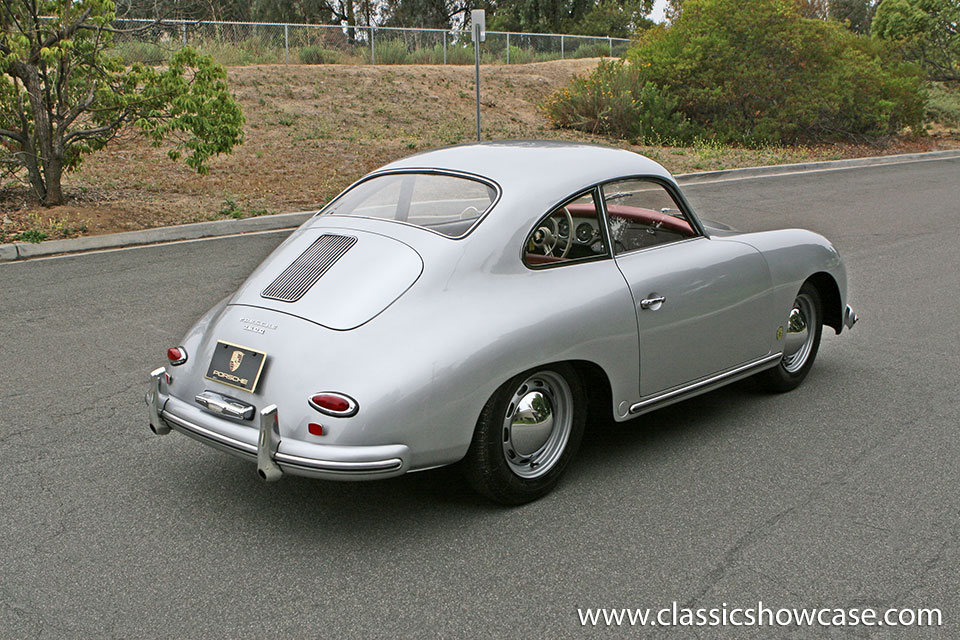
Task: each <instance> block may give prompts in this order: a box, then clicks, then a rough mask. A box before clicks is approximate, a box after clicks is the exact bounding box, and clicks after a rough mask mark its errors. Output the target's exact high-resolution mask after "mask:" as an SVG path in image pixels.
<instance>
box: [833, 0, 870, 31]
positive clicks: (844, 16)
mask: <svg viewBox="0 0 960 640" xmlns="http://www.w3.org/2000/svg"><path fill="white" fill-rule="evenodd" d="M875 8H876V4H875V2H874V1H873V0H830V9H829V16H830V18H832V19H833V20H838V21H840V22H841V23H843V24H844V25H845V26H846V27H847V28H848V29H850V30H851V31H853V32H854V33H860V34H866V33H869V32H870V21H871V20H872V19H873V11H874V9H875Z"/></svg>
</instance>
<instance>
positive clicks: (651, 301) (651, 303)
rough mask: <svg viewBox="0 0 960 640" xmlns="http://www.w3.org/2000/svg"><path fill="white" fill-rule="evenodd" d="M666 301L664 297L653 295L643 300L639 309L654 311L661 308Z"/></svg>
mask: <svg viewBox="0 0 960 640" xmlns="http://www.w3.org/2000/svg"><path fill="white" fill-rule="evenodd" d="M666 301H667V298H666V297H665V296H658V295H656V294H653V295H652V296H651V297H649V298H644V299H643V300H641V301H640V308H641V309H650V310H651V311H656V310H657V309H659V308H660V307H661V306H663V303H664V302H666Z"/></svg>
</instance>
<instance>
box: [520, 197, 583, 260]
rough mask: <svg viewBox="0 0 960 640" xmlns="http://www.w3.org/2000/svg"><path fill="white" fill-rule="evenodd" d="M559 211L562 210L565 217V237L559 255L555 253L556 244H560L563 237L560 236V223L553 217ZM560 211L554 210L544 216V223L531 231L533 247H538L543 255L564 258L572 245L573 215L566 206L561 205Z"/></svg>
mask: <svg viewBox="0 0 960 640" xmlns="http://www.w3.org/2000/svg"><path fill="white" fill-rule="evenodd" d="M560 211H562V212H563V214H564V215H565V216H566V218H567V238H566V244H564V247H563V250H562V251H561V252H560V255H557V245H559V244H560V241H561V240H562V239H563V238H561V236H560V223H559V222H557V221H556V220H555V219H554V218H555V216H557V215H558V214H559V213H560ZM560 211H556V212H554V213H552V214H550V215H549V216H547V217H546V218H544V220H543V222H544V224H542V225H540V227H539V228H538V229H537V230H536V231H534V232H533V235H532V236H530V242H531V243H532V244H533V249H534V250H535V249H540V250H541V251H543V255H545V256H554V257H556V258H566V257H567V254H569V253H570V247H572V246H573V216H572V215H570V211H569V210H568V209H567V208H566V207H563V208H562V209H560ZM548 224H549V226H548ZM551 227H552V228H551Z"/></svg>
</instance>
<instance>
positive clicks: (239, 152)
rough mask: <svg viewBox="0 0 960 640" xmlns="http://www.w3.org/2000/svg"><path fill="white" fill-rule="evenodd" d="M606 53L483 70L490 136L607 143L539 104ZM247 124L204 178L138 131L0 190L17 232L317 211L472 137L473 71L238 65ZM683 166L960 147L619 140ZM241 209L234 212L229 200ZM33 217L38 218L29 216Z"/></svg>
mask: <svg viewBox="0 0 960 640" xmlns="http://www.w3.org/2000/svg"><path fill="white" fill-rule="evenodd" d="M596 64H597V60H596V59H582V60H566V61H554V62H542V63H534V64H527V65H511V66H502V65H489V66H484V67H483V69H482V76H483V77H482V90H483V94H482V105H483V130H484V135H485V137H486V138H488V139H503V138H552V139H565V140H588V141H594V142H603V143H607V144H611V143H612V142H611V141H610V140H607V139H605V138H600V137H596V136H590V135H587V134H583V133H579V132H574V131H564V130H555V129H551V128H550V127H549V124H548V123H547V121H546V119H545V118H544V117H543V115H542V114H541V113H540V111H539V109H538V107H537V104H538V103H539V102H540V101H542V99H543V98H544V97H545V96H546V95H547V94H548V93H550V92H552V91H553V90H555V89H557V88H558V87H560V86H562V85H564V84H565V83H567V82H568V81H569V80H570V78H571V76H572V75H573V74H575V73H577V74H584V73H588V72H589V71H590V70H591V69H592V68H593V67H594V66H595V65H596ZM229 81H230V87H231V90H232V91H233V92H234V94H235V95H236V97H237V99H238V100H239V102H240V104H241V107H242V108H243V112H244V114H245V116H246V118H247V125H246V131H245V136H246V141H245V142H244V144H243V145H242V146H239V147H237V148H236V149H235V150H234V152H233V154H232V155H229V156H224V157H220V158H217V159H215V160H213V161H212V163H211V171H210V175H208V176H199V175H197V174H196V173H194V172H192V171H191V170H190V169H188V168H187V167H186V166H184V165H183V164H182V163H179V164H178V163H174V162H172V161H170V160H169V159H168V158H167V157H166V154H165V150H164V149H162V148H161V149H155V148H153V147H151V146H150V145H149V144H147V143H146V142H144V141H143V140H140V139H138V138H137V137H135V136H132V135H131V136H128V137H125V138H123V139H120V140H118V141H117V142H116V143H115V144H113V145H112V146H110V147H108V148H107V150H105V151H103V152H101V153H98V154H95V155H93V156H90V157H88V158H87V160H86V161H85V163H84V165H83V166H82V168H81V169H80V170H79V171H77V172H75V173H72V174H70V175H69V176H68V177H67V179H66V180H65V188H66V192H67V194H68V196H69V198H70V202H69V203H68V204H67V205H65V206H61V207H54V208H51V209H44V208H42V207H39V206H37V204H36V203H35V202H32V201H31V198H30V194H29V192H28V191H27V190H26V189H24V188H20V187H9V186H8V187H7V188H4V189H0V212H2V213H0V215H2V218H0V221H2V222H3V227H2V231H0V233H2V234H3V235H5V236H6V237H7V238H9V237H10V236H11V234H12V233H14V232H16V231H18V230H21V231H22V230H24V229H26V228H37V221H38V220H40V221H41V222H40V223H39V224H40V226H41V227H43V225H46V227H44V228H48V229H49V230H50V233H49V234H48V236H49V237H56V236H57V235H60V236H63V235H75V234H84V233H86V234H99V233H109V232H114V231H125V230H132V229H142V228H147V227H155V226H163V225H170V224H180V223H186V222H197V221H202V220H211V219H217V218H223V217H229V216H233V217H237V216H240V215H249V214H259V213H264V212H269V213H279V212H286V211H302V210H309V209H316V208H318V207H319V206H321V205H322V204H323V203H324V202H326V201H327V200H329V199H330V198H331V197H332V196H334V195H336V193H338V192H339V191H340V190H341V189H343V188H344V187H345V186H347V185H348V184H350V183H351V182H352V181H354V180H355V179H357V178H358V177H360V176H361V175H363V174H364V173H366V172H367V171H370V170H371V169H374V168H376V167H378V166H380V165H382V164H384V163H385V162H388V161H390V160H393V159H396V158H399V157H402V156H404V155H407V154H410V153H412V152H414V151H417V150H422V149H428V148H432V147H437V146H443V145H449V144H456V143H459V142H468V141H470V140H471V139H472V138H473V136H474V132H475V129H474V127H475V124H474V109H475V105H474V101H473V95H474V94H473V69H472V68H470V67H462V66H436V65H427V66H390V67H379V66H369V65H357V66H350V65H329V66H326V65H315V66H300V65H291V66H289V67H287V66H283V65H261V66H248V67H235V68H231V69H230V70H229ZM613 144H618V145H619V146H623V147H626V148H631V149H634V150H636V151H638V152H640V153H643V154H645V155H648V156H650V157H652V158H654V159H655V160H657V161H659V162H660V163H662V164H663V165H665V166H666V167H667V168H668V169H669V170H671V171H673V172H675V173H682V172H687V171H698V170H709V169H720V168H732V167H741V166H754V165H761V164H777V163H785V162H802V161H809V160H826V159H837V158H845V157H856V156H864V155H877V154H880V153H903V152H909V151H921V150H928V149H931V148H936V147H937V146H938V145H939V146H958V145H957V143H956V137H950V138H949V139H948V140H947V142H946V143H944V139H943V138H937V137H928V138H924V139H919V140H913V141H903V140H901V141H897V142H895V143H893V144H890V145H888V146H886V147H884V148H883V149H878V148H876V147H868V146H863V147H861V146H853V145H830V146H823V147H812V148H811V147H783V148H770V149H759V150H758V149H733V148H727V147H716V146H712V145H709V144H703V145H696V146H693V147H688V148H666V147H656V148H654V147H642V146H631V145H629V144H626V143H613ZM231 202H232V203H233V205H232V206H230V205H229V203H231ZM31 220H32V221H33V222H30V221H31Z"/></svg>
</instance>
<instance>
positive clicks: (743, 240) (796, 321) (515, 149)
mask: <svg viewBox="0 0 960 640" xmlns="http://www.w3.org/2000/svg"><path fill="white" fill-rule="evenodd" d="M846 296H847V283H846V273H845V270H844V266H843V263H842V262H841V260H840V257H839V256H838V254H837V252H836V251H835V250H834V248H833V247H832V246H831V245H830V243H829V242H828V241H827V240H826V239H824V238H823V237H821V236H819V235H817V234H815V233H811V232H809V231H803V230H798V229H787V230H778V231H768V232H762V233H737V232H734V231H731V230H730V229H727V228H719V227H714V226H712V225H710V224H705V223H704V222H703V221H701V220H700V219H699V218H698V217H697V216H696V215H695V214H694V212H693V211H692V210H691V209H690V206H689V205H688V203H687V202H686V200H685V199H684V197H683V195H682V194H681V192H680V190H679V188H678V187H677V183H676V182H675V181H674V179H673V178H672V177H671V176H670V174H669V173H667V171H666V170H665V169H664V168H663V167H661V166H660V165H658V164H657V163H655V162H653V161H651V160H649V159H647V158H645V157H643V156H640V155H637V154H634V153H631V152H628V151H623V150H618V149H611V148H604V147H597V146H591V145H581V144H567V143H550V142H531V141H516V142H497V143H484V144H470V145H464V146H457V147H451V148H446V149H439V150H435V151H429V152H425V153H420V154H417V155H414V156H411V157H408V158H405V159H403V160H400V161H397V162H393V163H391V164H389V165H387V166H385V167H383V168H382V169H379V170H377V171H374V172H373V173H371V174H369V175H368V176H366V177H364V178H363V179H361V180H360V181H358V182H356V183H355V184H354V185H353V186H351V187H350V188H349V189H347V190H346V191H344V192H343V193H342V194H340V195H339V196H338V197H337V198H336V199H334V200H333V201H332V202H331V203H329V204H328V205H327V206H326V207H324V208H323V209H322V210H321V211H319V212H318V213H317V214H316V215H315V216H313V217H312V218H310V219H309V220H308V221H307V222H306V223H304V224H303V225H302V226H301V227H300V228H299V229H297V230H296V231H295V232H293V233H292V234H291V235H290V237H289V238H287V239H286V241H285V242H283V244H281V245H280V246H279V247H278V248H277V249H276V251H274V252H273V254H272V255H270V257H268V258H267V259H266V260H265V261H264V262H263V263H262V264H261V265H260V266H259V267H258V268H257V269H256V270H255V271H254V272H253V274H252V275H251V276H250V277H249V278H248V279H247V281H246V282H245V283H244V284H243V285H242V286H241V287H240V289H239V290H238V291H237V292H236V293H235V294H233V295H232V296H231V297H229V298H227V299H226V300H224V301H223V302H221V303H220V304H218V305H217V306H216V307H214V308H213V309H211V310H210V311H209V312H208V313H207V314H206V315H205V316H204V317H203V318H201V319H200V320H199V322H197V323H196V325H195V326H194V327H193V328H192V329H191V330H190V332H189V333H188V334H187V336H186V337H185V338H184V339H183V343H182V344H181V345H180V346H176V347H172V348H170V349H169V350H168V352H167V357H168V359H169V361H170V362H169V366H168V367H165V368H159V369H156V370H155V371H153V372H152V374H151V376H152V380H151V386H150V391H149V393H148V394H147V404H148V406H149V414H150V427H151V429H152V430H153V431H154V432H155V433H157V434H163V433H168V432H169V431H170V430H171V429H173V430H176V431H180V432H181V433H184V434H186V435H188V436H190V437H192V438H195V439H197V440H199V441H200V442H203V443H205V444H208V445H210V446H212V447H216V448H218V449H221V450H223V451H226V452H228V453H232V454H235V455H237V456H240V457H244V458H248V459H250V460H254V461H256V463H257V470H258V472H259V474H260V476H261V477H262V478H264V479H266V480H276V479H278V478H280V477H281V476H283V475H284V474H296V475H304V476H313V477H318V478H329V479H337V480H366V479H370V478H384V477H388V476H396V475H400V474H404V473H408V472H411V471H420V470H423V469H430V468H433V467H438V466H441V465H447V464H451V463H455V462H460V464H461V465H462V467H463V470H464V472H465V475H466V477H467V478H468V480H469V481H470V483H471V484H472V485H473V486H474V487H475V488H476V489H477V490H478V491H480V492H481V493H483V494H485V495H486V496H488V497H490V498H492V499H493V500H496V501H499V502H503V503H508V504H517V503H522V502H526V501H529V500H533V499H535V498H538V497H540V496H542V495H544V494H545V493H547V492H548V491H549V490H550V489H551V488H552V487H553V486H554V485H555V484H556V482H557V480H558V479H559V477H560V475H561V474H562V473H563V471H564V469H565V468H566V467H567V465H568V464H569V463H570V460H571V459H572V458H573V456H574V454H575V452H576V450H577V447H578V445H579V443H580V440H581V438H582V437H583V434H584V431H585V430H586V429H588V428H589V424H590V422H591V421H592V420H595V419H596V420H599V419H606V418H610V417H612V418H613V419H614V420H617V421H622V420H627V419H630V418H633V417H635V416H637V415H639V414H642V413H644V412H647V411H651V410H654V409H658V408H660V407H663V406H665V405H668V404H670V403H673V402H677V401H680V400H683V399H685V398H689V397H690V396H693V395H696V394H699V393H703V392H705V391H709V390H711V389H714V388H716V387H718V386H720V385H723V384H726V383H729V382H732V381H734V380H738V379H741V378H744V377H747V376H756V379H757V381H758V382H759V383H760V384H761V385H762V386H763V387H765V388H768V389H770V390H772V391H788V390H790V389H793V388H794V387H796V386H797V385H799V384H800V383H801V382H802V381H803V379H804V378H805V377H806V375H807V374H808V373H809V371H810V368H811V366H812V365H813V361H814V358H815V357H816V354H817V348H818V347H819V344H820V335H821V330H822V327H823V325H827V326H829V327H831V328H832V329H833V330H834V331H836V332H837V333H840V332H841V331H842V330H843V329H844V327H852V326H853V324H854V322H855V321H856V315H855V314H854V313H853V310H852V309H851V308H850V306H848V305H847V300H846Z"/></svg>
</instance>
